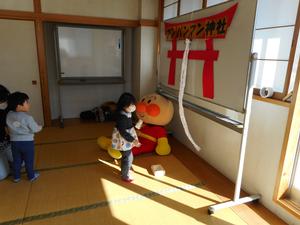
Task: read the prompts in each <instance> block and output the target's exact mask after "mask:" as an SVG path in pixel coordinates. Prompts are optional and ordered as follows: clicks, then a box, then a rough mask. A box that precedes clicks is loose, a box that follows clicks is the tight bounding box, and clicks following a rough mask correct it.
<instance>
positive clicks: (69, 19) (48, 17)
mask: <svg viewBox="0 0 300 225" xmlns="http://www.w3.org/2000/svg"><path fill="white" fill-rule="evenodd" d="M41 20H42V21H47V22H59V23H75V24H85V25H102V26H116V27H138V26H139V25H140V23H139V20H125V19H110V18H101V17H89V16H76V15H63V14H55V13H42V14H41Z"/></svg>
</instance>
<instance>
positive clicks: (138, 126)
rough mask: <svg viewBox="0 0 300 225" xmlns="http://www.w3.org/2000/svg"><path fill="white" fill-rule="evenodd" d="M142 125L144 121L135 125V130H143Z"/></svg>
mask: <svg viewBox="0 0 300 225" xmlns="http://www.w3.org/2000/svg"><path fill="white" fill-rule="evenodd" d="M142 125H143V120H141V119H139V121H138V122H137V123H136V125H135V128H136V129H138V130H139V129H141V127H142Z"/></svg>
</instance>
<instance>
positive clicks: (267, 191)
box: [169, 100, 299, 224]
mask: <svg viewBox="0 0 300 225" xmlns="http://www.w3.org/2000/svg"><path fill="white" fill-rule="evenodd" d="M174 105H175V115H174V118H173V120H172V122H171V124H170V125H169V128H170V129H171V130H172V131H173V132H174V136H175V137H176V138H178V139H179V140H180V141H182V142H183V143H184V144H185V145H186V146H188V147H189V148H190V149H191V150H193V151H194V152H196V153H197V154H198V155H199V156H200V157H201V158H203V159H204V160H205V161H207V162H208V163H209V164H210V165H212V166H213V167H215V168H216V169H217V170H219V171H220V172H221V173H222V174H224V175H225V176H226V177H228V178H229V179H230V180H232V181H233V182H235V180H236V175H237V168H238V160H239V151H240V142H241V137H242V136H241V134H239V133H237V132H235V131H233V130H230V129H229V128H226V127H224V126H222V125H220V124H217V123H216V122H213V121H211V120H209V119H207V118H205V117H203V116H200V115H199V114H197V113H195V112H193V111H190V110H188V109H185V115H186V119H187V123H188V125H189V128H190V131H191V134H192V136H193V138H194V140H195V141H196V142H197V143H198V144H200V145H201V147H202V150H201V151H200V152H197V151H196V150H194V149H193V147H192V145H191V144H190V143H189V141H188V140H187V138H186V136H185V133H184V131H183V128H182V125H181V122H180V119H179V116H178V106H177V104H176V103H175V104H174ZM287 117H288V108H287V107H283V106H279V105H274V104H270V103H266V102H261V101H257V100H253V103H252V113H251V118H250V127H249V136H248V143H247V150H246V159H245V167H244V174H243V181H242V188H243V190H245V191H247V192H248V193H250V194H257V193H259V194H261V195H262V198H261V199H260V202H261V203H262V204H263V205H264V206H266V207H267V208H268V209H270V210H271V211H272V212H273V213H274V214H277V215H278V216H279V217H281V218H282V219H283V220H285V221H286V222H287V223H288V224H299V220H298V219H296V218H295V217H294V216H292V215H291V214H290V213H288V212H287V211H286V210H284V209H283V208H282V207H281V206H279V205H277V204H275V203H274V202H273V200H272V198H273V193H274V187H275V182H276V176H277V170H278V163H279V159H280V154H281V150H282V144H283V139H284V134H285V126H286V123H287Z"/></svg>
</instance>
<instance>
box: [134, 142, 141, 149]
mask: <svg viewBox="0 0 300 225" xmlns="http://www.w3.org/2000/svg"><path fill="white" fill-rule="evenodd" d="M133 146H134V147H141V143H140V142H139V141H138V140H134V141H133Z"/></svg>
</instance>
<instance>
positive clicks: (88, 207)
mask: <svg viewBox="0 0 300 225" xmlns="http://www.w3.org/2000/svg"><path fill="white" fill-rule="evenodd" d="M201 186H203V183H202V182H197V183H195V184H185V185H181V186H177V187H172V188H164V189H161V190H158V191H156V192H155V191H150V192H146V193H144V194H136V195H131V196H128V197H126V198H121V199H114V200H111V201H101V202H98V203H94V204H90V205H84V206H79V207H75V208H70V209H64V210H60V211H55V212H50V213H44V214H39V215H36V216H29V217H25V218H23V219H16V220H11V221H6V222H2V223H0V225H15V224H21V223H26V222H31V221H35V220H43V219H49V218H53V217H57V216H64V215H68V214H72V213H76V212H82V211H87V210H91V209H96V208H100V207H107V206H110V205H120V204H126V203H128V202H132V201H140V200H144V199H147V198H154V197H156V196H166V195H167V194H171V193H175V192H179V191H186V190H193V189H195V188H198V187H201Z"/></svg>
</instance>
